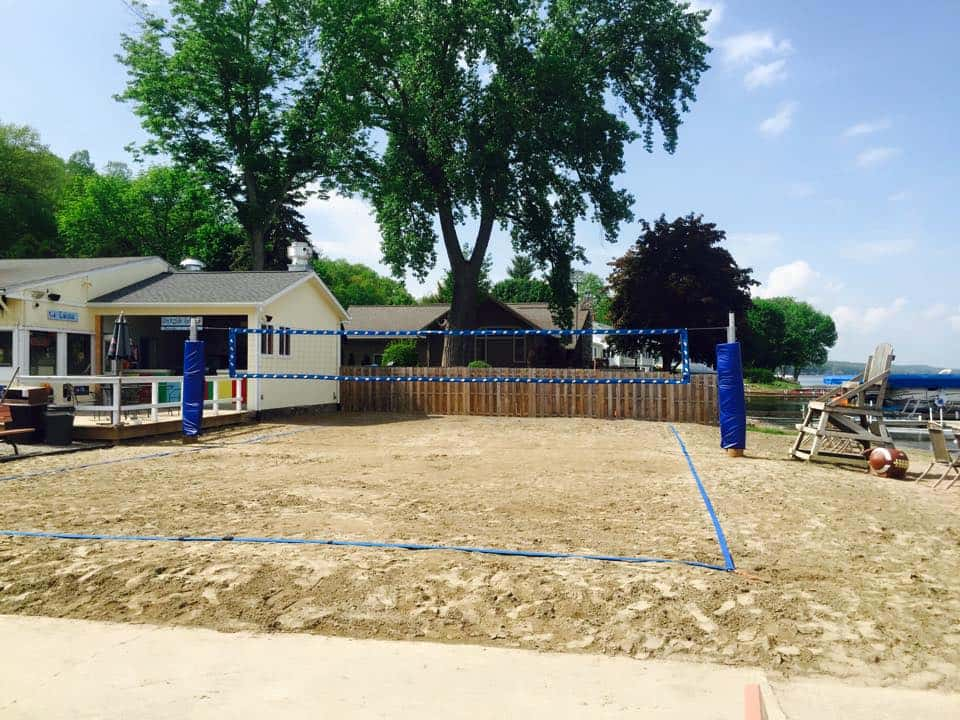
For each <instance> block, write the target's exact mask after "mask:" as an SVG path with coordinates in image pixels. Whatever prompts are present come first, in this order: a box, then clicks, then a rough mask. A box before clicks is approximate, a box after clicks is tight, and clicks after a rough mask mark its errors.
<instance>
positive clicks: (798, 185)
mask: <svg viewBox="0 0 960 720" xmlns="http://www.w3.org/2000/svg"><path fill="white" fill-rule="evenodd" d="M816 194H817V188H816V187H815V186H814V185H813V183H808V182H795V183H792V184H791V185H790V187H789V188H787V195H789V196H790V197H792V198H794V199H796V200H803V199H804V198H808V197H813V196H814V195H816Z"/></svg>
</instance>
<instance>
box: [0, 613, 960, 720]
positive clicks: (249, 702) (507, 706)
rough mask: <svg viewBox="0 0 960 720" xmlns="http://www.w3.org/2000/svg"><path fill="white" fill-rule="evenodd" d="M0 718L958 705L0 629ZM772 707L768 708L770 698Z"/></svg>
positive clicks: (621, 671)
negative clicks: (751, 703)
mask: <svg viewBox="0 0 960 720" xmlns="http://www.w3.org/2000/svg"><path fill="white" fill-rule="evenodd" d="M0 647H2V648H3V649H4V652H3V654H2V656H0V717H3V718H46V719H51V720H53V719H56V718H131V719H133V718H135V719H136V720H152V719H153V718H169V717H178V718H197V719H200V718H203V719H205V718H223V717H229V718H246V717H257V718H262V717H283V718H301V717H302V718H307V717H309V718H345V719H349V720H360V719H363V720H366V719H367V718H397V719H399V720H404V719H406V718H445V719H451V720H454V719H461V718H462V719H468V718H469V719H470V720H476V719H478V718H509V717H523V718H525V719H527V720H529V719H533V718H541V717H542V718H551V720H563V719H565V718H591V720H593V719H597V718H599V719H606V718H617V719H620V718H657V719H663V720H674V719H677V720H679V719H680V718H684V719H685V720H687V719H690V718H702V719H710V720H734V719H737V720H742V718H743V717H744V701H743V696H744V687H745V686H746V685H747V684H750V683H757V682H759V683H761V687H763V688H764V689H765V695H766V699H767V712H768V718H769V720H779V719H780V718H784V717H786V718H790V719H791V720H793V719H796V720H807V719H810V720H813V719H814V718H816V719H817V720H823V719H824V718H832V717H837V718H841V717H842V718H844V719H845V720H856V719H858V718H864V719H866V718H869V719H870V720H880V719H881V718H891V719H893V718H898V719H899V718H915V717H923V718H925V719H927V720H940V719H941V718H942V719H943V720H946V719H947V718H951V719H953V718H957V717H960V696H956V695H947V694H941V693H934V692H921V691H916V690H898V689H876V688H862V687H853V686H847V685H842V684H840V683H836V682H833V681H829V680H820V679H807V680H774V681H773V682H772V683H767V682H766V680H765V678H764V677H763V675H762V673H760V672H759V671H757V670H753V669H749V668H732V667H723V666H716V665H703V664H695V663H680V662H670V661H651V662H644V661H637V660H632V659H630V658H621V657H603V656H594V655H558V654H540V653H536V652H530V651H525V650H510V649H499V648H484V647H477V646H471V645H438V644H432V643H418V642H391V641H380V640H353V639H346V638H335V637H324V636H319V635H294V634H275V635H253V634H248V633H236V634H223V633H217V632H213V631H209V630H202V629H194V628H171V627H154V626H148V625H125V624H112V623H100V622H87V621H80V620H58V619H52V618H41V617H22V616H0ZM772 695H776V697H772Z"/></svg>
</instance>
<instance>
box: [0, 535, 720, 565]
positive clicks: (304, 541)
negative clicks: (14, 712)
mask: <svg viewBox="0 0 960 720" xmlns="http://www.w3.org/2000/svg"><path fill="white" fill-rule="evenodd" d="M0 536H3V537H26V538H44V539H52V540H103V541H115V542H185V543H221V542H222V543H252V544H262V545H266V544H276V545H333V546H336V547H361V548H380V549H387V550H434V551H437V550H439V551H445V552H462V553H474V554H480V555H504V556H508V557H527V558H546V559H551V560H593V561H598V562H617V563H631V564H641V563H658V564H675V565H689V566H691V567H698V568H705V569H707V570H717V571H720V572H726V571H727V570H728V568H725V567H721V566H720V565H712V564H710V563H704V562H698V561H697V560H670V559H667V558H652V557H628V556H621V555H587V554H580V553H563V552H542V551H539V550H509V549H505V548H488V547H470V546H467V545H424V544H420V543H388V542H374V541H368V540H323V539H315V538H288V537H245V536H233V535H223V536H217V535H181V536H174V535H107V534H99V533H70V532H40V531H32V530H0Z"/></svg>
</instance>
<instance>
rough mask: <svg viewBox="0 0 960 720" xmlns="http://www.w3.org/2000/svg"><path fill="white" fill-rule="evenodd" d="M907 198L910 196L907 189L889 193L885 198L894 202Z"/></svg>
mask: <svg viewBox="0 0 960 720" xmlns="http://www.w3.org/2000/svg"><path fill="white" fill-rule="evenodd" d="M909 198H910V192H909V191H907V190H901V191H900V192H895V193H893V194H891V195H890V196H889V197H888V198H887V200H889V201H890V202H894V203H895V202H903V201H904V200H908V199H909Z"/></svg>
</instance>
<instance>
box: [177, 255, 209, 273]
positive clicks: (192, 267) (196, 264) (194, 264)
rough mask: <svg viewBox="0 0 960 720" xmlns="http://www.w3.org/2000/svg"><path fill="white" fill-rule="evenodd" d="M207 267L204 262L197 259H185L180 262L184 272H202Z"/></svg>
mask: <svg viewBox="0 0 960 720" xmlns="http://www.w3.org/2000/svg"><path fill="white" fill-rule="evenodd" d="M205 267H206V265H204V264H203V263H202V262H200V261H199V260H197V259H196V258H191V257H188V258H184V259H183V260H181V261H180V269H181V270H183V271H184V272H202V271H203V269H204V268H205Z"/></svg>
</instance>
